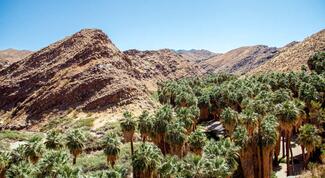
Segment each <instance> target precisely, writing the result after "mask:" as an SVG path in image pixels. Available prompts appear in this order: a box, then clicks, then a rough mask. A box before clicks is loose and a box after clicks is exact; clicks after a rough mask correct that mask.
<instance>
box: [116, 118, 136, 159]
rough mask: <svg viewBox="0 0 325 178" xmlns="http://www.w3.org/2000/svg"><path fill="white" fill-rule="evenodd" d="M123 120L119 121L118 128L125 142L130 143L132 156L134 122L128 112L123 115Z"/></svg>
mask: <svg viewBox="0 0 325 178" xmlns="http://www.w3.org/2000/svg"><path fill="white" fill-rule="evenodd" d="M123 116H124V119H123V120H122V121H121V123H120V126H121V129H122V132H123V137H124V140H125V141H126V142H130V143H131V154H132V155H133V152H134V150H133V136H134V132H135V127H136V122H135V121H134V119H133V116H132V114H131V113H130V112H125V113H123Z"/></svg>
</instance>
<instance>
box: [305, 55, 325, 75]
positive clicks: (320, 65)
mask: <svg viewBox="0 0 325 178" xmlns="http://www.w3.org/2000/svg"><path fill="white" fill-rule="evenodd" d="M307 64H308V67H309V69H310V70H312V71H315V72H317V73H318V74H321V73H324V71H325V52H324V51H322V52H318V53H316V54H315V55H313V56H312V57H311V58H309V59H308V61H307Z"/></svg>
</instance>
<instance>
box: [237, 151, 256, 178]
mask: <svg viewBox="0 0 325 178" xmlns="http://www.w3.org/2000/svg"><path fill="white" fill-rule="evenodd" d="M252 148H253V147H252V146H251V145H248V146H247V148H244V149H243V150H242V151H241V152H240V157H239V158H240V164H241V167H242V170H243V174H244V177H245V178H254V159H253V154H254V151H253V149H252Z"/></svg>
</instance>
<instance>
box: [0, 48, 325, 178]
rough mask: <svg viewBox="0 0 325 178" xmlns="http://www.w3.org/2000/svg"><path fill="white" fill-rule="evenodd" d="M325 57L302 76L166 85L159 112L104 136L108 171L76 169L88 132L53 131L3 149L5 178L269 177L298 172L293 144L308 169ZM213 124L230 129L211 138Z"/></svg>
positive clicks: (318, 140) (320, 112) (128, 119)
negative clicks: (124, 156) (123, 157)
mask: <svg viewBox="0 0 325 178" xmlns="http://www.w3.org/2000/svg"><path fill="white" fill-rule="evenodd" d="M324 60H325V53H324V52H321V53H317V54H315V55H314V56H313V57H312V58H310V59H309V60H308V67H309V69H310V70H311V72H307V70H306V67H302V70H301V71H300V72H289V73H267V74H261V75H255V76H241V77H238V76H234V75H229V74H217V75H209V76H204V77H194V78H184V79H180V80H177V81H166V82H163V83H161V84H160V85H159V89H158V97H159V101H160V103H161V104H162V106H161V107H160V108H159V109H157V110H156V111H155V112H148V111H144V112H143V113H142V114H141V115H140V116H139V117H137V118H136V117H134V116H133V114H132V113H130V112H125V113H124V119H123V120H122V121H121V123H120V127H121V133H107V135H106V136H104V137H102V138H101V146H100V148H101V149H102V150H103V152H104V154H105V155H106V161H107V165H108V167H109V168H108V169H107V170H106V171H101V172H98V173H96V174H95V175H87V174H84V173H83V171H82V168H78V167H76V166H74V164H75V163H76V160H77V159H78V157H79V156H80V154H81V153H82V152H83V151H84V149H85V143H86V137H85V134H84V133H83V132H82V131H81V130H72V131H69V132H68V133H67V134H65V135H63V134H62V133H60V132H59V131H57V130H51V131H49V132H48V133H47V135H46V137H45V138H40V137H33V138H32V139H30V140H29V141H28V142H27V143H26V144H23V145H21V146H19V147H18V148H16V149H14V150H12V151H11V152H5V151H2V152H0V177H1V178H4V177H8V178H11V177H21V178H24V177H53V178H57V177H125V176H126V175H127V174H129V173H130V172H132V175H133V177H136V178H154V177H162V178H176V177H188V178H192V177H194V178H214V177H232V176H233V177H237V176H238V177H240V176H242V177H248V178H254V177H258V178H267V177H271V175H272V166H273V165H274V164H278V163H279V158H281V157H282V158H285V161H286V164H287V174H288V175H290V174H292V172H293V171H294V169H295V167H294V164H293V154H292V148H291V141H293V139H294V141H295V142H296V143H298V144H299V145H300V146H301V149H302V153H303V162H304V165H305V166H306V165H307V164H308V162H309V160H310V158H311V157H312V156H313V154H314V153H315V150H316V149H319V148H320V147H321V145H322V142H324V141H323V140H322V135H324V130H323V126H324V121H325V118H324V117H325V113H324V92H325V74H324V71H325V70H324V69H325V61H324ZM210 120H214V121H220V122H221V123H222V125H223V127H224V129H225V130H226V132H225V133H224V134H223V135H219V136H218V138H211V137H207V134H206V133H205V130H204V125H206V123H207V121H210ZM135 135H139V139H138V140H139V141H137V142H138V145H137V146H136V147H135V146H134V141H135V140H137V139H135V137H136V136H135ZM121 140H123V141H124V142H125V143H129V144H130V148H131V150H130V157H129V159H131V167H124V168H121V167H117V166H116V162H117V161H118V159H119V154H120V147H121V144H122V143H121ZM281 145H282V155H280V148H281V147H280V146H281ZM122 167H123V166H122Z"/></svg>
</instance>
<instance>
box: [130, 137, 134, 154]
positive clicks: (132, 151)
mask: <svg viewBox="0 0 325 178" xmlns="http://www.w3.org/2000/svg"><path fill="white" fill-rule="evenodd" d="M130 143H131V155H132V156H133V153H134V150H133V139H131V142H130Z"/></svg>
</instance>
